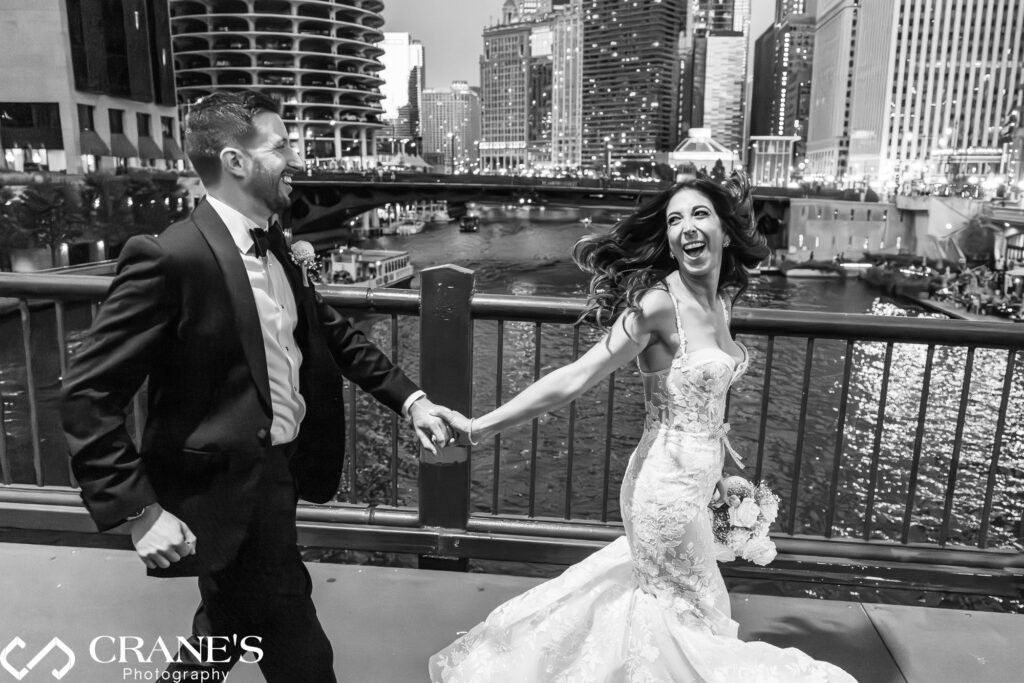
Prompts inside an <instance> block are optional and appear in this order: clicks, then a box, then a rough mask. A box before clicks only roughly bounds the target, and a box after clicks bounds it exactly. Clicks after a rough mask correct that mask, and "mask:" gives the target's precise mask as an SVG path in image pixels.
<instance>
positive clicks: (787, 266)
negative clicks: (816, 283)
mask: <svg viewBox="0 0 1024 683" xmlns="http://www.w3.org/2000/svg"><path fill="white" fill-rule="evenodd" d="M779 270H780V271H781V273H782V274H783V275H785V276H786V277H811V278H845V277H846V270H845V269H844V268H843V267H842V266H840V265H838V264H836V263H833V262H832V261H784V262H782V263H780V264H779Z"/></svg>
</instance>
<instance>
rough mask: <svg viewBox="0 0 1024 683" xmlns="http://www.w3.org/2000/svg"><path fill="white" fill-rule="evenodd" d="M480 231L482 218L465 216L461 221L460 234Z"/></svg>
mask: <svg viewBox="0 0 1024 683" xmlns="http://www.w3.org/2000/svg"><path fill="white" fill-rule="evenodd" d="M479 229H480V217H479V216H470V215H468V214H467V215H465V216H463V217H462V218H460V219H459V232H476V231H477V230H479Z"/></svg>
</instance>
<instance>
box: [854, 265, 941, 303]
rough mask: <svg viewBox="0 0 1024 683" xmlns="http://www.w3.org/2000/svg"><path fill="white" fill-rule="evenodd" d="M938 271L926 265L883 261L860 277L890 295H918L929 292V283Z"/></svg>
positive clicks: (936, 275)
mask: <svg viewBox="0 0 1024 683" xmlns="http://www.w3.org/2000/svg"><path fill="white" fill-rule="evenodd" d="M937 277H938V273H937V272H936V271H935V270H933V269H931V268H928V267H927V266H925V267H920V266H910V265H901V264H898V263H883V264H879V265H875V266H872V267H871V268H868V269H867V270H865V271H863V272H862V273H861V274H860V279H861V280H864V281H865V282H867V283H868V284H870V285H874V286H875V287H878V288H879V289H881V290H882V291H883V292H885V293H886V294H888V295H890V296H909V297H916V296H920V295H923V294H927V292H928V289H929V285H930V284H931V282H932V281H933V280H935V279H936V278H937Z"/></svg>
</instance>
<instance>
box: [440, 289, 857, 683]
mask: <svg viewBox="0 0 1024 683" xmlns="http://www.w3.org/2000/svg"><path fill="white" fill-rule="evenodd" d="M723 306H724V302H723ZM676 311H677V316H676V325H677V327H678V328H679V336H680V344H679V349H678V351H677V352H676V355H675V358H674V359H673V361H672V364H671V366H670V367H668V368H666V369H665V370H663V371H661V372H656V373H644V377H643V380H644V392H645V397H646V407H647V416H646V425H645V429H644V433H643V436H642V437H641V439H640V443H639V444H638V445H637V447H636V450H635V451H634V452H633V455H632V457H631V458H630V460H629V465H628V466H627V469H626V474H625V478H624V480H623V482H622V489H621V493H620V502H621V509H622V515H623V522H624V525H625V528H626V535H625V537H622V538H619V539H618V540H616V541H614V542H612V543H610V544H608V545H607V546H605V547H604V548H602V549H601V550H599V551H597V552H595V553H594V554H592V555H590V556H589V557H587V558H586V559H585V560H583V561H582V562H580V563H578V564H576V565H574V566H572V567H570V568H569V569H567V570H566V571H565V572H564V573H563V574H562V575H561V576H559V577H558V578H555V579H552V580H550V581H547V582H545V583H542V584H540V585H538V586H536V587H534V588H533V589H531V590H529V591H527V592H526V593H523V594H522V595H519V596H517V597H515V598H513V599H512V600H509V601H508V602H506V603H505V604H503V605H501V606H499V607H498V608H497V609H495V610H494V611H493V612H492V613H491V614H490V616H488V618H487V620H486V621H484V622H483V623H481V624H478V625H477V626H475V627H474V628H473V629H472V630H471V631H469V632H468V633H466V634H465V635H464V636H462V637H461V638H459V639H458V640H456V641H455V642H454V643H452V644H451V645H449V646H448V647H447V648H445V649H444V650H442V651H441V652H439V653H437V654H436V655H434V656H433V657H431V659H430V679H431V681H434V683H441V682H444V683H495V682H499V681H500V682H507V683H528V682H532V681H536V682H538V683H539V682H545V683H547V682H555V681H557V682H559V683H570V682H572V683H600V682H608V683H611V682H612V681H615V682H619V681H629V682H630V683H633V682H637V683H639V682H641V681H643V682H645V683H648V682H650V683H653V682H655V681H657V682H658V683H662V682H664V683H680V682H684V681H686V682H689V681H708V682H712V681H713V682H718V681H721V682H723V683H740V682H745V681H759V682H767V681H778V682H779V683H783V682H785V683H792V682H796V681H822V682H833V681H844V682H845V681H853V680H854V679H853V678H852V677H851V676H849V675H848V674H846V673H845V672H844V671H842V670H841V669H839V668H837V667H835V666H833V665H831V664H828V663H827V662H821V661H815V660H814V659H812V658H811V657H809V656H808V655H806V654H804V653H803V652H801V651H800V650H797V649H794V648H786V649H782V648H777V647H775V646H772V645H769V644H767V643H761V642H750V643H745V642H743V641H741V640H739V639H738V638H737V636H736V633H737V624H736V622H734V621H733V620H732V619H731V618H730V608H729V596H728V594H727V593H726V590H725V583H724V582H723V581H722V576H721V574H720V573H719V571H718V565H717V562H716V560H715V557H716V547H715V541H714V536H713V535H712V532H711V520H710V516H709V514H708V507H707V506H708V502H709V501H710V500H711V496H712V494H713V492H714V487H715V484H716V483H717V481H718V478H719V477H720V476H721V473H722V466H723V464H724V458H725V451H726V446H727V440H726V436H725V434H726V431H727V430H728V426H727V425H725V424H724V423H723V417H724V415H725V398H726V394H727V392H728V390H729V387H730V385H731V384H732V383H733V382H735V381H736V380H737V379H738V378H739V377H740V375H741V374H742V373H743V371H744V370H745V369H746V366H747V358H746V349H745V348H744V349H743V353H744V359H743V361H742V362H740V363H739V364H738V365H737V363H736V361H735V360H734V358H733V357H732V356H730V355H729V354H727V353H726V352H725V351H722V350H721V349H717V348H710V349H700V350H698V351H695V352H693V353H688V352H687V350H686V340H685V338H684V337H683V332H682V328H681V327H679V320H678V304H677V305H676Z"/></svg>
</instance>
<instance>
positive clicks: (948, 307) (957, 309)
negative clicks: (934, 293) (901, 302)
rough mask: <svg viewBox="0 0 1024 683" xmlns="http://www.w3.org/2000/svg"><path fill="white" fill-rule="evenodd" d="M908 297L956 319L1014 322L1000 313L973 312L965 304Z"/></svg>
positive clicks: (931, 309) (924, 306) (982, 321)
mask: <svg viewBox="0 0 1024 683" xmlns="http://www.w3.org/2000/svg"><path fill="white" fill-rule="evenodd" d="M907 298H908V299H910V300H911V301H913V302H914V303H916V304H918V305H920V306H921V307H923V308H926V309H928V310H929V311H934V312H936V313H942V314H944V315H948V316H949V317H950V318H954V319H956V320H973V321H975V322H981V323H1012V322H1013V320H1011V319H1010V318H1004V317H1002V316H998V315H986V314H984V313H971V312H970V311H968V310H967V309H966V308H964V307H963V306H960V305H958V304H955V303H953V302H949V301H936V300H934V299H929V298H928V297H926V296H908V297H907Z"/></svg>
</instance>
